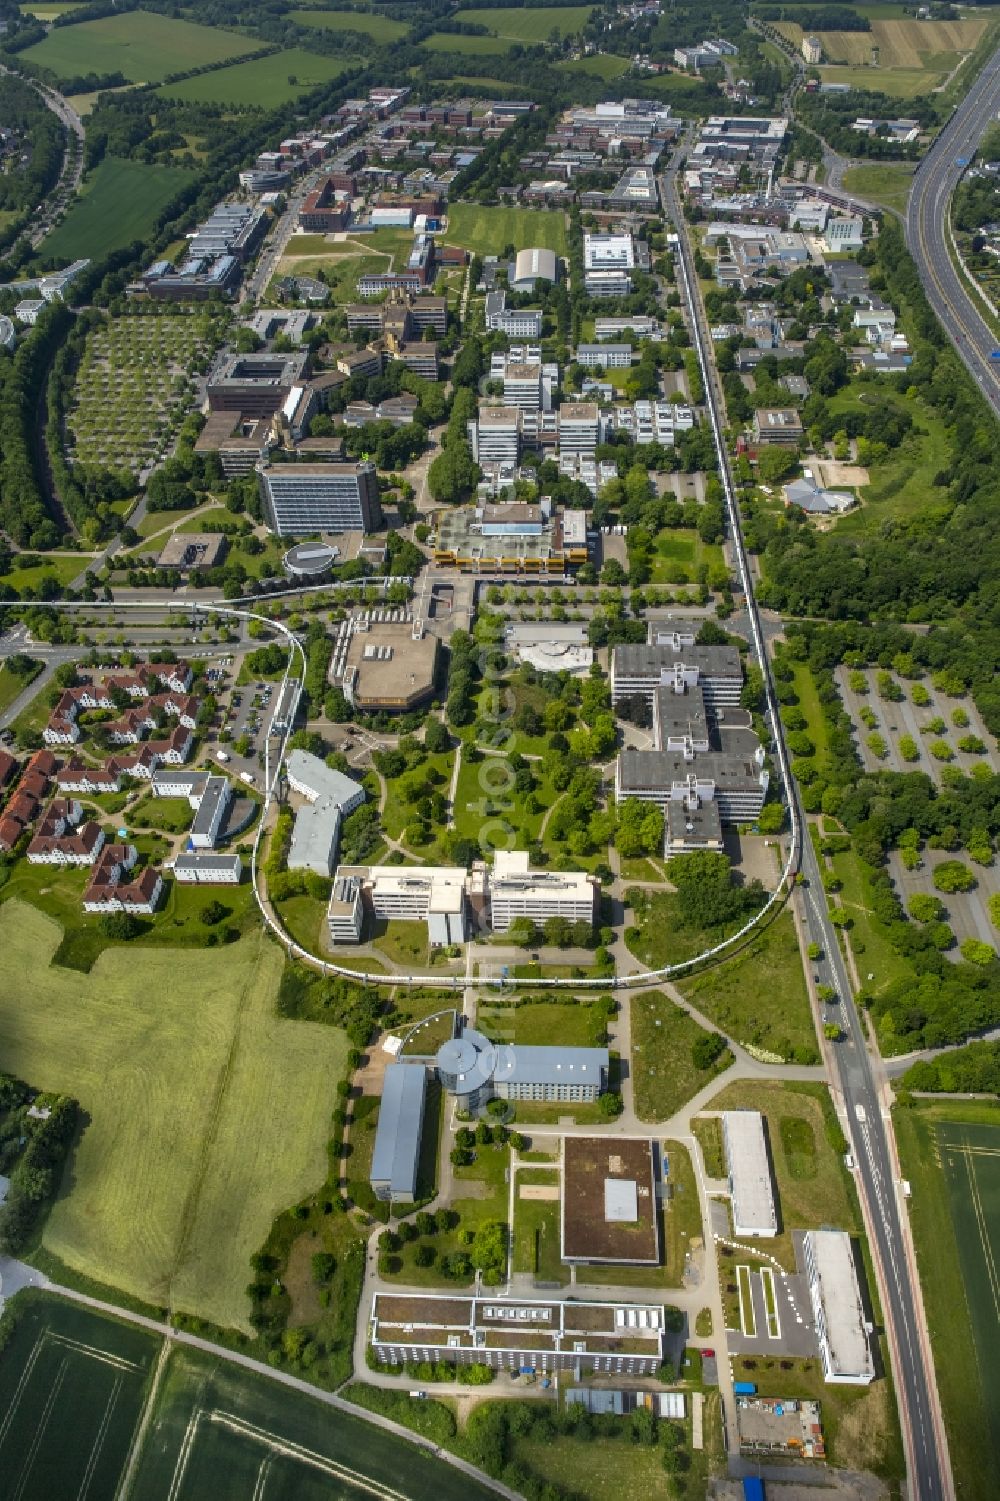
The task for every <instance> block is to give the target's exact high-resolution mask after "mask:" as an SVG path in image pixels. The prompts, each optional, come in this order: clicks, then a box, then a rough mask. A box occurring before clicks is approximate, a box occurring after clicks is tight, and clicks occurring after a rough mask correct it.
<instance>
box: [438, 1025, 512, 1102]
mask: <svg viewBox="0 0 1000 1501" xmlns="http://www.w3.org/2000/svg"><path fill="white" fill-rule="evenodd" d="M496 1059H497V1053H496V1048H495V1047H494V1046H493V1044H492V1043H491V1042H490V1040H489V1038H487V1037H484V1036H483V1034H482V1032H477V1031H476V1029H475V1028H474V1027H466V1029H465V1031H464V1032H463V1033H462V1035H461V1037H453V1038H452V1039H451V1041H450V1042H444V1043H442V1044H441V1046H440V1047H439V1048H438V1051H437V1057H436V1058H435V1060H434V1061H435V1064H436V1066H437V1071H438V1074H439V1075H440V1077H441V1082H442V1084H443V1085H444V1087H445V1089H447V1090H448V1091H449V1092H450V1093H451V1094H457V1095H470V1094H474V1093H475V1091H476V1090H477V1089H481V1088H482V1087H483V1085H484V1084H488V1083H489V1081H490V1080H491V1079H492V1077H493V1071H494V1069H495V1068H496Z"/></svg>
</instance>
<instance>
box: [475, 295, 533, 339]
mask: <svg viewBox="0 0 1000 1501" xmlns="http://www.w3.org/2000/svg"><path fill="white" fill-rule="evenodd" d="M486 327H487V328H488V329H490V330H497V331H498V332H500V333H502V334H506V335H507V337H508V338H511V339H540V338H541V337H542V310H541V308H509V307H508V306H507V293H506V292H505V291H503V290H501V291H498V292H488V293H487V295H486Z"/></svg>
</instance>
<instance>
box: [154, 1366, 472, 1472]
mask: <svg viewBox="0 0 1000 1501" xmlns="http://www.w3.org/2000/svg"><path fill="white" fill-rule="evenodd" d="M132 1494H133V1495H134V1496H137V1497H140V1496H157V1497H161V1496H162V1497H169V1498H170V1501H204V1497H206V1496H211V1497H212V1498H213V1501H248V1498H249V1497H253V1498H254V1501H290V1498H292V1497H294V1498H295V1501H362V1498H372V1497H374V1498H375V1501H487V1498H488V1497H490V1496H492V1495H494V1494H495V1493H494V1492H491V1491H487V1490H486V1489H485V1487H483V1486H480V1485H478V1484H477V1483H476V1482H475V1480H473V1479H472V1478H471V1477H469V1476H468V1475H464V1474H461V1473H459V1471H458V1470H455V1469H453V1468H451V1467H450V1466H449V1465H447V1464H445V1463H443V1462H442V1461H441V1460H438V1459H435V1458H434V1457H433V1456H432V1455H431V1454H429V1453H428V1452H427V1451H426V1450H423V1449H418V1448H416V1447H415V1446H414V1445H412V1444H409V1443H407V1442H406V1441H405V1440H404V1439H398V1438H395V1437H394V1436H393V1435H391V1434H389V1433H384V1432H380V1431H377V1430H376V1429H374V1428H372V1427H371V1425H370V1424H368V1423H365V1422H364V1421H363V1420H362V1419H360V1418H354V1417H351V1416H350V1415H349V1414H347V1413H341V1412H339V1411H337V1410H335V1409H333V1408H331V1407H327V1406H325V1405H324V1404H322V1403H320V1402H318V1401H315V1400H314V1399H312V1398H310V1397H306V1396H300V1395H298V1394H296V1393H295V1392H290V1391H288V1390H287V1388H285V1387H282V1386H279V1385H278V1384H277V1383H273V1382H269V1381H267V1380H266V1379H265V1378H263V1377H260V1376H256V1375H254V1374H251V1373H249V1372H246V1371H239V1372H237V1371H236V1370H234V1368H233V1367H232V1366H230V1365H227V1364H225V1363H224V1362H218V1361H215V1360H214V1359H212V1358H211V1357H210V1356H207V1355H202V1354H201V1353H200V1352H196V1351H193V1350H181V1349H175V1350H174V1351H173V1352H172V1353H171V1355H170V1358H169V1362H168V1365H167V1368H166V1371H165V1373H164V1377H163V1380H162V1383H161V1386H160V1389H159V1392H158V1395H157V1401H156V1404H155V1408H154V1412H153V1419H152V1423H151V1425H150V1428H149V1430H148V1433H147V1437H146V1442H145V1443H144V1445H143V1451H142V1455H141V1458H140V1460H139V1465H138V1469H137V1471H136V1475H135V1485H134V1487H133V1491H132Z"/></svg>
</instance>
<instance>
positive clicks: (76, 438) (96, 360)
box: [67, 312, 221, 474]
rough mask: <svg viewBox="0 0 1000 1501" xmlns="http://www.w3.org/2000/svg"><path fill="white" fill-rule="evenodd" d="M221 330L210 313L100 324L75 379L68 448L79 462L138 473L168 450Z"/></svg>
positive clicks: (68, 423)
mask: <svg viewBox="0 0 1000 1501" xmlns="http://www.w3.org/2000/svg"><path fill="white" fill-rule="evenodd" d="M220 338H221V329H220V326H219V323H218V321H217V320H216V319H215V318H214V317H213V316H212V315H211V314H210V313H204V312H199V313H196V314H194V315H193V316H191V315H185V316H181V317H177V316H173V315H170V314H166V315H164V314H162V313H159V314H156V315H154V316H152V317H149V316H142V317H132V316H129V317H122V318H109V319H108V320H107V322H105V323H103V324H101V326H100V327H99V328H97V329H95V330H94V332H93V333H92V334H90V336H89V337H88V339H87V346H86V349H85V350H84V354H83V358H82V359H81V361H80V368H79V371H78V373H77V378H76V383H75V404H74V406H73V409H72V411H71V412H70V413H69V419H68V422H67V451H68V454H69V457H70V458H71V459H72V461H73V462H74V463H75V464H95V465H102V466H104V467H105V468H108V469H128V470H129V471H130V472H131V473H132V474H138V473H139V471H140V470H141V469H142V468H144V467H145V466H146V465H148V464H151V463H155V462H156V460H158V459H161V458H163V457H164V455H165V454H166V452H167V449H168V447H169V445H170V441H171V439H172V437H173V435H174V433H175V432H176V431H177V429H178V427H179V426H180V424H181V423H182V422H183V420H184V418H185V417H186V415H187V413H188V411H189V410H190V407H191V402H192V398H193V395H194V386H193V384H192V381H191V377H192V376H193V375H194V374H195V372H197V371H205V370H206V369H207V368H208V364H209V360H210V358H211V355H212V352H213V351H214V350H215V349H217V348H218V345H219V341H220Z"/></svg>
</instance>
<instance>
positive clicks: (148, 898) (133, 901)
mask: <svg viewBox="0 0 1000 1501" xmlns="http://www.w3.org/2000/svg"><path fill="white" fill-rule="evenodd" d="M135 861H136V849H135V846H134V845H132V844H106V845H105V846H104V848H103V850H102V851H101V854H100V857H99V859H98V861H97V864H96V866H95V867H94V872H93V875H92V877H91V881H90V885H89V886H88V887H87V890H86V891H85V892H84V894H83V907H84V911H85V912H134V913H142V914H144V915H146V916H150V915H151V914H152V913H153V912H155V911H156V905H157V903H158V902H159V900H160V895H161V893H162V891H163V877H162V876H161V875H160V872H159V871H158V870H154V869H153V867H152V866H146V868H145V869H144V870H141V871H140V872H139V874H138V875H137V876H136V878H135V880H130V879H129V876H130V874H131V872H132V869H133V867H134V865H135Z"/></svg>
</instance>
